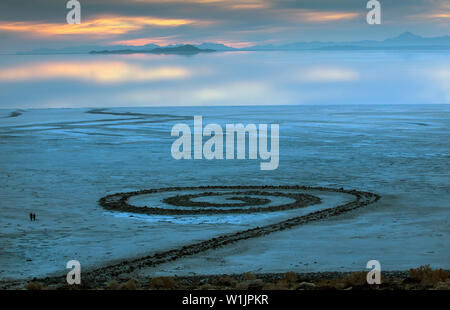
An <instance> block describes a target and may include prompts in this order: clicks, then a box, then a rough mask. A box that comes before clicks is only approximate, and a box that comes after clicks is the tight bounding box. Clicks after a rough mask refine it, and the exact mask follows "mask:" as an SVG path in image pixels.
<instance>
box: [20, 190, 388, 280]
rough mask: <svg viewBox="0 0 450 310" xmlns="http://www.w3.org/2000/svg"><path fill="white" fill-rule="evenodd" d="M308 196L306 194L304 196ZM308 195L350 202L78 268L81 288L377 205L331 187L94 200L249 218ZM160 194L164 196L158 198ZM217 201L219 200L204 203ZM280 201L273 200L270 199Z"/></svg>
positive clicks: (309, 200) (120, 206)
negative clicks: (151, 202)
mask: <svg viewBox="0 0 450 310" xmlns="http://www.w3.org/2000/svg"><path fill="white" fill-rule="evenodd" d="M305 192H309V193H305ZM311 192H313V193H314V192H325V193H330V192H335V193H343V194H349V195H352V196H353V197H354V199H353V200H351V201H349V202H347V203H345V204H341V205H338V206H334V207H331V208H326V209H321V210H318V211H313V212H310V213H306V214H304V215H301V216H294V217H292V218H288V219H286V220H282V221H280V222H278V223H274V224H269V225H266V226H262V227H260V226H257V227H254V228H250V229H247V230H243V231H238V232H234V233H228V234H223V235H220V236H217V237H215V238H212V239H209V240H205V241H201V242H196V243H192V244H187V245H185V246H182V247H179V248H175V249H172V250H169V251H163V252H159V253H154V254H153V255H150V256H144V257H140V258H136V259H131V260H123V261H121V262H119V263H116V264H112V265H108V266H105V267H101V268H96V269H91V270H88V271H87V270H86V269H85V270H84V271H83V284H84V285H86V288H92V287H101V286H104V285H105V284H106V283H108V282H109V281H111V280H112V279H117V277H118V276H119V275H121V274H127V273H131V272H133V271H138V270H139V269H141V268H148V267H154V266H156V265H159V264H163V263H166V262H169V261H174V260H176V259H179V258H182V257H186V256H189V255H194V254H198V253H201V252H204V251H207V250H212V249H216V248H219V247H223V246H226V245H229V244H231V243H234V242H238V241H241V240H245V239H250V238H256V237H260V236H264V235H268V234H270V233H273V232H277V231H282V230H285V229H289V228H292V227H295V226H299V225H302V224H306V223H309V222H313V221H318V220H324V219H327V218H330V217H332V216H337V215H341V214H343V213H346V212H350V211H352V210H355V209H358V208H362V207H364V206H367V205H369V204H371V203H374V202H376V201H378V199H379V198H380V196H379V195H377V194H374V193H370V192H364V191H357V190H345V189H343V188H340V189H334V188H327V187H310V186H298V185H295V186H200V187H170V188H156V189H148V190H140V191H135V192H126V193H116V194H112V195H108V196H105V197H103V198H101V199H100V200H99V204H100V205H101V206H102V207H103V208H104V209H105V210H108V211H112V212H128V213H136V214H147V215H152V214H159V215H174V216H175V215H176V216H182V215H190V216H195V215H218V216H220V214H228V215H229V214H239V213H242V214H251V213H257V212H283V211H286V210H293V209H297V208H304V207H307V206H312V205H317V204H319V203H320V202H321V199H320V198H319V197H316V196H314V195H313V194H310V193H311ZM139 196H140V197H145V196H156V197H157V201H159V203H158V204H156V205H158V206H147V205H145V206H136V205H134V204H133V203H131V202H130V200H131V198H132V197H133V198H137V197H139ZM164 196H166V197H165V198H164ZM214 197H215V198H216V199H217V198H219V199H222V200H224V199H225V202H217V201H215V202H210V201H205V200H208V199H212V198H214ZM277 199H281V200H280V201H281V203H280V201H278V203H277V202H274V201H273V200H277ZM38 281H40V282H41V283H44V284H46V285H57V286H64V285H65V284H66V278H65V275H64V276H52V277H47V278H43V279H38ZM17 284H18V283H16V285H17Z"/></svg>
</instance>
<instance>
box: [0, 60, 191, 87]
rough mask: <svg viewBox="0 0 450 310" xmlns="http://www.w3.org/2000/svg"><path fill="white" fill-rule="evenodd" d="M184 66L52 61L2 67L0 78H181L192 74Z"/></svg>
mask: <svg viewBox="0 0 450 310" xmlns="http://www.w3.org/2000/svg"><path fill="white" fill-rule="evenodd" d="M190 75H191V73H190V71H189V70H187V69H185V68H183V67H157V68H145V67H140V66H134V65H130V64H127V63H125V62H120V61H93V62H82V63H81V62H49V63H44V64H36V65H24V66H17V67H12V68H6V69H1V70H0V81H13V82H14V81H27V80H34V81H38V80H46V79H61V78H64V79H72V80H80V81H87V82H95V83H100V84H111V83H121V82H139V81H157V80H171V79H180V78H185V77H188V76H190Z"/></svg>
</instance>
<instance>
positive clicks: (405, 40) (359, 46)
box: [17, 32, 450, 54]
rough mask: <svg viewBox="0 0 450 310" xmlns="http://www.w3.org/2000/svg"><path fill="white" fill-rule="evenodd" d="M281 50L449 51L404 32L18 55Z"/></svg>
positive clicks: (440, 42) (435, 40)
mask: <svg viewBox="0 0 450 310" xmlns="http://www.w3.org/2000/svg"><path fill="white" fill-rule="evenodd" d="M283 50H450V36H448V35H446V36H442V37H430V38H429V37H422V36H419V35H416V34H413V33H411V32H405V33H402V34H400V35H399V36H397V37H394V38H389V39H386V40H383V41H374V40H364V41H353V42H320V41H313V42H296V43H289V44H283V45H271V44H269V45H255V46H251V47H246V48H233V47H230V46H227V45H224V44H220V43H210V42H207V43H202V44H197V45H194V44H192V45H191V44H177V45H168V46H163V47H162V46H158V45H156V44H146V45H142V46H128V45H110V46H92V45H91V46H89V45H85V46H78V47H70V48H62V49H49V48H45V49H35V50H32V51H29V52H19V53H17V54H73V53H79V54H85V53H92V54H130V53H155V54H197V53H207V52H214V51H218V52H225V51H283Z"/></svg>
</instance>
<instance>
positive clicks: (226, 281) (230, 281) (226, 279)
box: [216, 276, 237, 287]
mask: <svg viewBox="0 0 450 310" xmlns="http://www.w3.org/2000/svg"><path fill="white" fill-rule="evenodd" d="M216 284H217V285H221V286H227V287H236V284H237V281H236V279H234V278H233V277H230V276H222V277H220V278H219V279H217V281H216Z"/></svg>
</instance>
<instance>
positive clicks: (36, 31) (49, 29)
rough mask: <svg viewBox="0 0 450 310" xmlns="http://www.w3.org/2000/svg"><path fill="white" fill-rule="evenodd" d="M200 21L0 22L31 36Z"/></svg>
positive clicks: (140, 18) (124, 18)
mask: <svg viewBox="0 0 450 310" xmlns="http://www.w3.org/2000/svg"><path fill="white" fill-rule="evenodd" d="M194 23H199V22H198V21H195V20H190V19H164V18H157V17H143V16H115V15H111V16H100V17H97V18H94V19H92V20H87V21H83V20H82V22H81V24H79V25H69V24H53V23H35V22H0V30H2V31H10V32H23V33H26V34H28V35H31V36H33V37H34V36H58V35H84V34H88V35H94V36H102V35H120V34H124V33H128V32H131V31H136V30H140V29H143V28H145V27H149V26H153V27H177V26H183V25H188V24H194Z"/></svg>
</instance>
